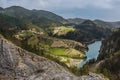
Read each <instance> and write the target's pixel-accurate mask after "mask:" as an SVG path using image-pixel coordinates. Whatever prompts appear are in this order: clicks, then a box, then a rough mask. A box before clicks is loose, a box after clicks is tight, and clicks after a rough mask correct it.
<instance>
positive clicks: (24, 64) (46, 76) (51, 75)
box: [0, 39, 104, 80]
mask: <svg viewBox="0 0 120 80" xmlns="http://www.w3.org/2000/svg"><path fill="white" fill-rule="evenodd" d="M0 80H104V77H103V76H101V75H97V74H93V73H90V74H89V75H86V76H82V77H75V76H73V75H72V74H70V73H69V72H68V71H66V70H65V69H64V68H63V67H62V66H60V65H58V64H57V63H55V62H53V61H50V60H48V59H46V58H43V57H40V56H37V55H35V54H33V53H30V52H28V51H26V50H23V49H21V48H19V47H17V46H15V45H14V44H12V43H10V42H8V41H6V40H5V39H0Z"/></svg>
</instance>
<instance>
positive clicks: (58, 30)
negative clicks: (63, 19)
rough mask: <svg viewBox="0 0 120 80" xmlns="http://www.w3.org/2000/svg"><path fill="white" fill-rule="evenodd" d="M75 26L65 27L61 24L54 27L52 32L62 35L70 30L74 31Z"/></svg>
mask: <svg viewBox="0 0 120 80" xmlns="http://www.w3.org/2000/svg"><path fill="white" fill-rule="evenodd" d="M74 30H75V28H73V27H65V26H61V27H55V28H54V31H53V34H57V35H64V34H67V33H68V32H70V31H74Z"/></svg>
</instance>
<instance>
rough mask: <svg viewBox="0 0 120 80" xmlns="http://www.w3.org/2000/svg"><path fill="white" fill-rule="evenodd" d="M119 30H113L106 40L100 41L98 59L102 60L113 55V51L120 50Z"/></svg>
mask: <svg viewBox="0 0 120 80" xmlns="http://www.w3.org/2000/svg"><path fill="white" fill-rule="evenodd" d="M119 35H120V31H118V32H115V33H114V34H113V35H111V36H110V37H109V38H107V39H106V40H103V41H102V46H101V49H100V54H99V56H98V60H103V59H105V58H107V57H109V56H110V55H114V54H113V53H115V52H117V51H118V50H120V36H119Z"/></svg>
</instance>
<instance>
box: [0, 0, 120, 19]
mask: <svg viewBox="0 0 120 80" xmlns="http://www.w3.org/2000/svg"><path fill="white" fill-rule="evenodd" d="M13 5H16V6H22V7H25V8H28V9H38V10H41V9H42V10H48V11H51V12H54V13H56V14H59V15H60V16H63V17H64V18H76V17H78V18H87V19H102V20H108V21H118V20H119V21H120V0H0V7H4V8H6V7H9V6H13Z"/></svg>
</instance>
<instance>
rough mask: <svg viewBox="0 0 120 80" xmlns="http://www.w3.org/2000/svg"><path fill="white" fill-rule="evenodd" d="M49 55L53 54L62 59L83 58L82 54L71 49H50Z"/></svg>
mask: <svg viewBox="0 0 120 80" xmlns="http://www.w3.org/2000/svg"><path fill="white" fill-rule="evenodd" d="M49 51H50V53H51V54H54V55H56V56H62V57H70V58H83V57H84V54H83V53H82V52H80V51H78V50H75V49H73V48H67V49H66V48H50V49H49Z"/></svg>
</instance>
